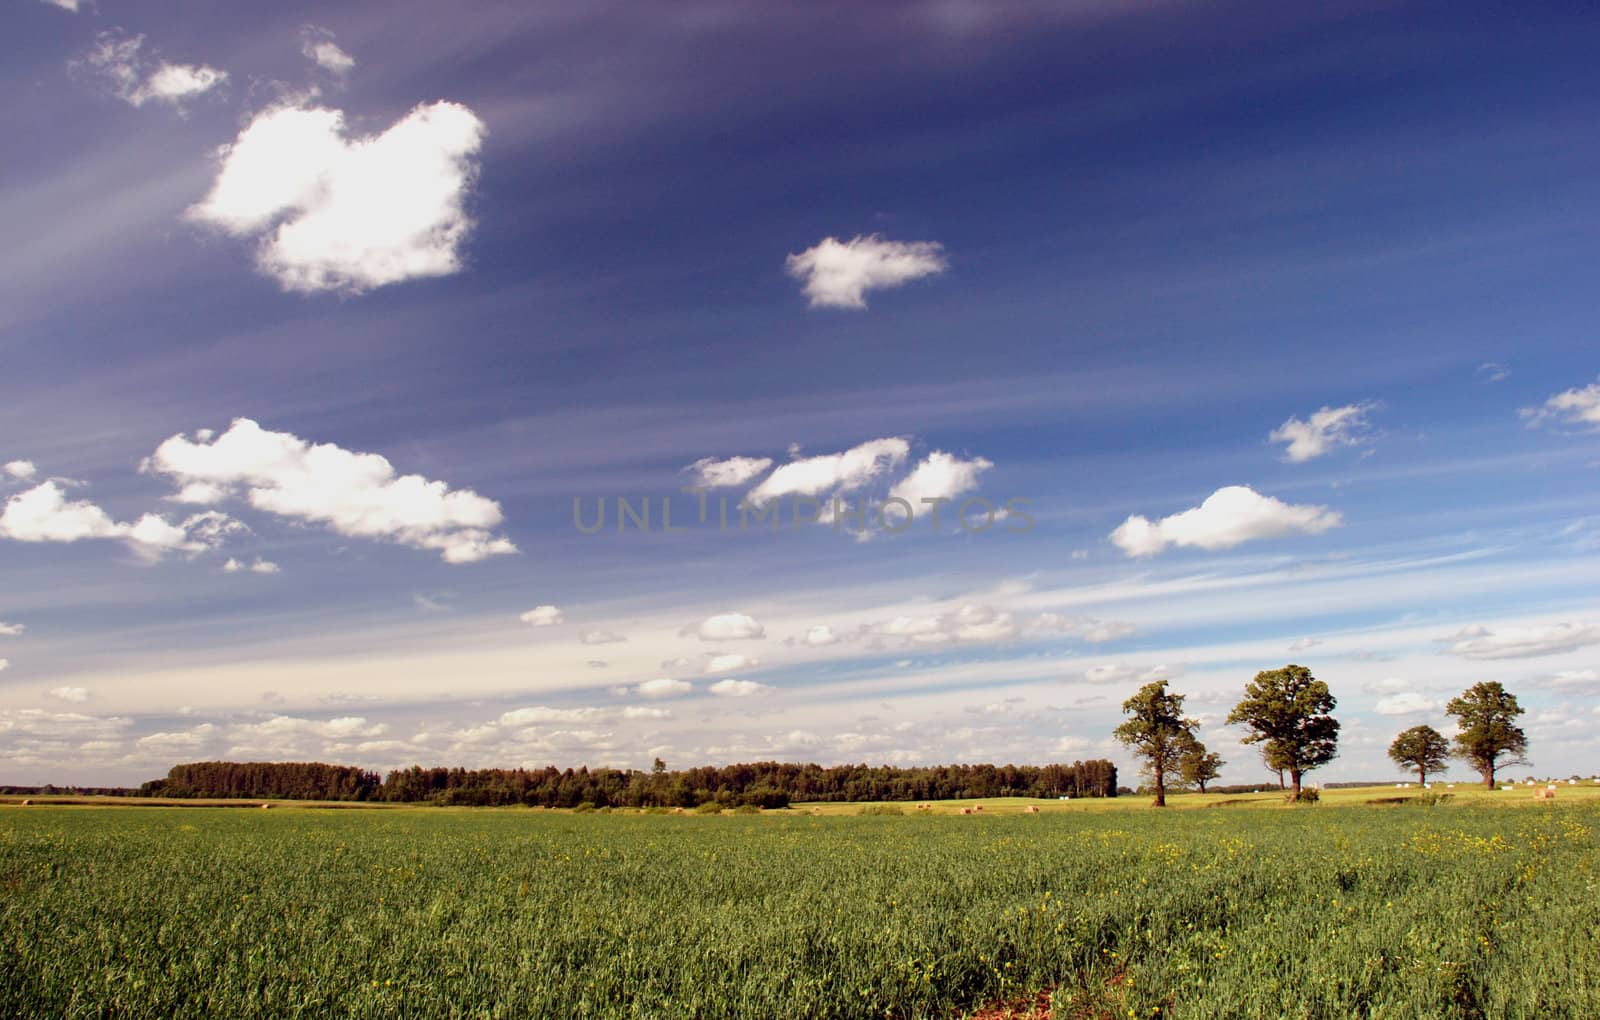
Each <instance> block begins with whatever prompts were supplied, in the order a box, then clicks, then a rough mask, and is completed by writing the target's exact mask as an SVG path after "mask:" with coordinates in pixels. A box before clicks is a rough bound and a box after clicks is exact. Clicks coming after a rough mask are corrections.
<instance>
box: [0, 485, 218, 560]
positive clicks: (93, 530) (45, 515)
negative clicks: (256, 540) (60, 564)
mask: <svg viewBox="0 0 1600 1020" xmlns="http://www.w3.org/2000/svg"><path fill="white" fill-rule="evenodd" d="M243 528H244V526H243V525H241V524H240V523H239V522H238V521H235V520H233V519H232V518H230V517H229V516H228V515H226V514H224V513H220V512H218V511H215V510H212V511H207V512H205V513H199V514H194V515H192V516H190V517H188V518H187V519H185V520H183V521H182V522H180V523H178V524H173V523H171V522H170V521H168V520H167V519H166V518H164V517H161V516H158V515H156V514H145V515H143V516H141V517H140V518H139V519H138V520H136V521H134V522H133V523H131V524H129V523H125V522H120V521H115V520H112V518H111V515H110V514H108V513H106V512H105V511H104V510H102V509H101V508H100V507H98V506H96V505H95V504H93V503H91V502H89V501H88V500H69V499H68V498H67V494H66V492H65V491H64V490H63V489H62V488H61V486H60V485H59V484H58V483H57V482H56V481H55V480H54V479H52V480H50V481H47V482H42V483H40V484H39V485H37V486H35V487H33V488H32V489H29V490H27V491H26V492H19V493H17V494H16V495H14V496H12V497H11V498H10V499H8V500H6V505H5V510H4V512H3V513H0V538H9V539H13V540H15V541H18V542H77V541H80V540H83V539H96V538H98V539H121V540H123V541H125V542H127V543H128V546H129V548H131V549H132V550H133V551H134V552H135V553H136V554H138V555H139V556H140V557H141V558H143V559H147V560H155V559H159V558H160V557H161V556H162V554H164V553H167V552H186V553H200V552H205V551H206V550H208V549H215V548H216V547H217V546H219V545H221V544H222V541H223V539H224V537H225V536H226V535H228V534H230V533H232V532H236V531H240V530H243Z"/></svg>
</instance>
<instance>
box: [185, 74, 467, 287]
mask: <svg viewBox="0 0 1600 1020" xmlns="http://www.w3.org/2000/svg"><path fill="white" fill-rule="evenodd" d="M484 133H485V128H484V125H483V122H482V121H481V120H479V119H478V117H477V115H476V114H474V113H473V112H472V111H471V110H469V109H468V108H467V107H465V106H462V105H461V104H459V103H450V102H437V103H432V104H424V105H421V106H418V107H416V108H415V109H413V110H412V111H411V112H410V113H408V114H406V116H405V117H403V118H401V119H400V120H399V121H398V122H396V123H395V124H394V125H393V126H391V127H390V128H389V129H388V130H386V131H384V132H383V133H382V134H378V135H368V136H362V137H357V138H349V137H347V135H346V129H345V119H344V113H343V112H342V111H339V110H329V109H324V108H321V107H299V106H280V107H276V108H273V109H270V110H267V111H265V112H263V113H261V114H259V115H258V116H256V118H255V119H254V120H252V121H251V122H250V123H249V124H248V125H247V126H246V127H245V128H244V130H243V131H241V132H240V133H239V137H238V138H237V139H236V140H235V141H234V142H233V143H232V144H230V145H226V146H223V147H222V149H220V150H219V151H218V160H219V162H220V164H221V166H220V169H219V171H218V174H217V178H216V181H215V183H214V184H213V185H212V188H211V192H210V194H208V195H207V196H206V197H205V199H204V200H203V201H202V202H200V203H199V204H198V205H196V206H194V207H193V208H191V209H190V210H189V212H188V216H189V217H190V218H191V219H193V220H195V221H197V222H200V223H206V224H210V225H212V226H216V227H220V228H221V229H223V230H226V231H227V232H229V233H231V234H234V235H235V236H259V237H260V242H259V245H258V248H257V251H256V262H257V265H258V266H259V267H260V268H261V270H262V271H263V272H265V273H267V274H268V275H270V276H272V277H274V278H275V279H277V281H278V282H279V283H280V284H281V285H282V286H283V287H284V289H286V290H291V291H300V292H310V291H319V290H338V291H345V292H350V293H359V292H361V291H364V290H369V289H371V288H373V287H382V286H385V285H387V284H392V283H399V282H401V281H404V280H411V279H417V278H422V277H430V276H447V275H449V274H451V273H454V272H457V271H458V270H459V269H460V268H461V255H460V247H461V244H462V242H463V241H465V239H466V237H467V234H468V233H469V232H470V230H471V228H472V220H471V219H470V218H469V217H468V216H467V213H466V208H465V202H466V198H467V194H468V192H469V191H470V189H471V187H472V184H473V181H474V180H475V178H476V176H477V164H476V162H475V157H476V155H477V153H478V149H479V147H480V146H481V145H482V142H483V136H484Z"/></svg>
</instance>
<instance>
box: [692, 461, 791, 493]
mask: <svg viewBox="0 0 1600 1020" xmlns="http://www.w3.org/2000/svg"><path fill="white" fill-rule="evenodd" d="M771 466H772V458H771V457H728V458H726V459H724V460H717V459H716V458H715V457H701V458H700V459H699V460H697V461H695V462H694V463H693V464H690V465H689V466H688V467H686V468H684V470H685V471H689V472H692V473H693V475H694V484H695V487H696V488H700V489H725V488H728V487H730V486H734V485H743V484H744V483H746V482H748V481H750V480H751V479H752V478H754V477H756V476H757V475H759V474H761V472H763V471H765V470H766V469H767V468H769V467H771Z"/></svg>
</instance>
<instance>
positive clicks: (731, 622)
mask: <svg viewBox="0 0 1600 1020" xmlns="http://www.w3.org/2000/svg"><path fill="white" fill-rule="evenodd" d="M694 634H695V636H696V637H698V638H699V639H700V640H701V641H744V640H749V639H752V638H763V637H766V636H767V629H766V628H765V627H763V626H762V625H761V624H760V623H759V622H758V621H757V620H756V619H755V618H754V617H751V616H746V615H745V614H744V613H720V614H718V615H716V616H708V617H706V618H705V619H704V620H702V621H700V625H699V626H698V627H696V628H694Z"/></svg>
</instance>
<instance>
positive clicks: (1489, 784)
mask: <svg viewBox="0 0 1600 1020" xmlns="http://www.w3.org/2000/svg"><path fill="white" fill-rule="evenodd" d="M1483 785H1484V786H1485V787H1486V788H1487V789H1490V790H1492V789H1494V763H1493V762H1490V763H1489V765H1488V766H1487V767H1485V768H1484V770H1483Z"/></svg>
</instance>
